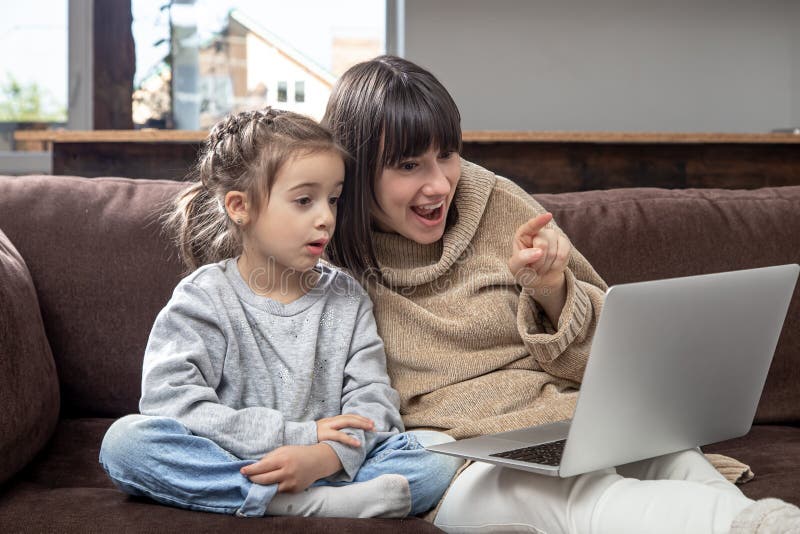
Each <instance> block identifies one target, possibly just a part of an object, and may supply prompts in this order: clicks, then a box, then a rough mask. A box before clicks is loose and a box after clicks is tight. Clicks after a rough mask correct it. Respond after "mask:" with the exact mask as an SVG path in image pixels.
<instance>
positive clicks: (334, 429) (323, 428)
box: [317, 414, 375, 447]
mask: <svg viewBox="0 0 800 534" xmlns="http://www.w3.org/2000/svg"><path fill="white" fill-rule="evenodd" d="M343 428H360V429H362V430H368V431H369V430H374V429H375V423H374V422H372V420H371V419H367V418H366V417H362V416H360V415H355V414H342V415H336V416H334V417H326V418H325V419H320V420H319V421H317V441H320V442H322V441H325V440H329V441H338V442H339V443H344V444H345V445H350V446H351V447H358V446H360V445H361V443H360V442H359V441H358V440H357V439H356V438H354V437H352V436H349V435H347V434H345V433H344V432H341V429H343Z"/></svg>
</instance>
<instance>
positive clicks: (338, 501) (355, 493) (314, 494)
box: [267, 475, 411, 518]
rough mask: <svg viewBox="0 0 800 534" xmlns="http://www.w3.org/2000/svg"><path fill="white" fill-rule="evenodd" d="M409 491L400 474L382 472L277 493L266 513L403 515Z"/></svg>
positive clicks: (405, 514) (329, 515) (367, 515)
mask: <svg viewBox="0 0 800 534" xmlns="http://www.w3.org/2000/svg"><path fill="white" fill-rule="evenodd" d="M410 511H411V490H410V489H409V487H408V480H406V478H405V477H404V476H402V475H381V476H379V477H377V478H373V479H372V480H368V481H366V482H356V483H355V484H350V485H348V486H313V487H310V488H308V489H306V490H305V491H303V492H301V493H277V494H275V497H273V498H272V501H271V502H270V503H269V506H267V515H290V516H303V517H308V516H315V517H352V518H364V517H387V518H388V517H392V518H396V517H406V516H407V515H408V513H409V512H410Z"/></svg>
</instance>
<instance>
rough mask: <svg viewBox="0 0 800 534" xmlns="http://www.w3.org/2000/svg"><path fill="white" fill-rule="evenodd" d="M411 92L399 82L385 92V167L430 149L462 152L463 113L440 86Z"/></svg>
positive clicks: (383, 162) (428, 86)
mask: <svg viewBox="0 0 800 534" xmlns="http://www.w3.org/2000/svg"><path fill="white" fill-rule="evenodd" d="M424 85H427V87H425V90H422V91H420V90H418V88H415V89H416V90H408V89H409V87H408V86H406V85H405V84H403V83H402V82H399V83H398V84H397V85H396V86H395V87H392V88H391V89H390V90H388V91H387V93H386V100H385V103H384V113H383V118H384V120H383V124H382V128H381V130H382V133H383V155H382V158H381V159H382V164H383V166H384V167H387V166H395V165H398V164H399V163H400V162H401V161H402V160H403V159H406V158H410V157H417V156H420V155H421V154H424V153H425V152H427V151H428V149H430V148H431V147H433V148H434V149H436V150H439V151H453V152H461V114H460V113H459V112H458V108H457V107H456V104H455V102H453V99H452V98H451V97H450V95H449V94H448V93H447V91H446V90H444V88H443V87H441V85H439V84H435V85H434V84H430V85H429V84H424Z"/></svg>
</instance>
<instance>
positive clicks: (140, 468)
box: [99, 414, 461, 517]
mask: <svg viewBox="0 0 800 534" xmlns="http://www.w3.org/2000/svg"><path fill="white" fill-rule="evenodd" d="M417 437H420V438H424V440H425V442H426V444H432V443H435V442H441V441H447V440H450V439H452V438H450V437H449V436H447V435H445V434H440V433H438V432H420V433H419V434H417V433H414V432H408V433H403V434H397V435H394V436H392V437H391V438H389V439H387V440H386V441H384V442H382V443H380V444H379V445H378V446H376V447H375V448H374V449H373V450H372V451H370V453H369V454H368V455H367V458H366V459H365V461H364V464H363V465H362V467H361V469H360V470H359V472H358V473H357V474H356V477H355V479H354V480H353V482H350V483H340V482H339V483H332V482H329V481H327V480H320V481H317V482H316V483H315V484H314V485H313V486H312V488H309V489H308V490H306V492H303V493H300V494H279V495H278V496H277V499H276V500H280V503H281V504H280V505H279V506H276V507H277V508H280V509H281V512H282V513H284V514H287V515H289V514H290V515H309V514H315V515H329V516H330V515H339V514H340V513H341V514H342V516H344V517H376V516H394V515H405V513H409V514H411V515H414V514H419V513H422V512H425V511H426V510H428V509H430V508H432V507H433V506H434V505H435V504H436V503H437V501H438V500H439V498H440V497H441V495H442V493H444V490H445V489H446V488H447V486H448V484H449V483H450V480H451V478H452V476H453V474H454V473H455V472H456V470H457V469H458V468H459V467H460V466H461V461H460V460H457V459H455V458H449V457H445V456H442V455H439V454H433V453H429V452H427V451H425V449H424V448H423V446H422V445H421V444H420V443H419V441H418V440H417ZM99 461H100V463H101V464H102V466H103V468H104V469H105V471H106V472H107V473H108V475H109V477H110V478H111V479H112V481H113V482H114V484H115V485H116V486H117V487H118V488H120V489H121V490H122V491H124V492H125V493H128V494H131V495H142V496H147V497H150V498H152V499H153V500H156V501H158V502H161V503H163V504H167V505H171V506H177V507H180V508H188V509H192V510H202V511H206V512H217V513H224V514H236V515H238V516H243V517H251V516H263V515H267V514H268V513H269V512H268V511H267V508H268V506H269V505H270V503H271V502H272V501H273V498H275V497H276V490H277V485H274V484H273V485H267V486H265V485H261V484H255V483H252V482H250V481H249V480H248V479H247V478H246V477H245V476H244V475H242V474H241V473H240V472H239V469H241V468H242V467H244V466H245V465H249V464H251V463H253V462H255V460H241V459H239V458H237V457H236V456H234V455H232V454H231V453H229V452H228V451H226V450H225V449H223V448H221V447H220V446H219V445H217V444H216V443H215V442H213V441H211V440H209V439H207V438H203V437H201V436H196V435H194V434H192V433H191V432H190V431H189V430H188V429H186V427H185V426H183V425H182V424H181V423H180V422H178V421H177V420H175V419H172V418H169V417H155V416H146V415H138V414H134V415H128V416H125V417H122V418H120V419H118V420H117V421H115V422H114V423H113V424H112V425H111V427H110V428H109V429H108V431H107V432H106V435H105V437H104V438H103V443H102V446H101V449H100V457H99ZM387 474H395V475H402V477H403V478H404V479H405V481H407V484H406V483H403V487H398V486H397V484H396V481H397V478H398V477H382V475H387ZM378 477H382V478H383V479H384V480H383V482H386V481H387V480H388V481H389V482H391V483H390V484H389V486H386V485H385V484H384V485H382V486H379V487H376V488H374V489H373V491H366V492H360V493H359V492H358V491H357V490H358V487H357V486H355V483H362V482H367V483H370V484H373V483H375V484H377V483H379V482H381V481H378V482H375V481H376V479H377V478H378ZM325 486H342V487H341V488H335V487H325ZM338 490H344V492H342V491H338ZM354 490H356V491H354ZM394 490H396V491H394ZM332 492H336V493H332ZM345 493H348V494H347V495H345ZM365 493H366V494H367V495H368V496H369V499H362V501H363V502H353V501H354V499H358V497H360V496H362V495H364V494H365ZM381 493H383V494H384V495H381ZM387 493H388V494H387ZM306 494H307V495H306ZM337 494H338V496H339V497H341V498H337V499H333V500H331V499H329V498H330V497H331V496H336V495H337ZM326 499H327V500H328V501H330V502H327V503H326V502H325V501H326ZM381 499H383V500H381ZM315 501H316V502H315ZM293 504H294V506H293ZM326 504H327V505H330V506H326ZM348 507H349V508H348Z"/></svg>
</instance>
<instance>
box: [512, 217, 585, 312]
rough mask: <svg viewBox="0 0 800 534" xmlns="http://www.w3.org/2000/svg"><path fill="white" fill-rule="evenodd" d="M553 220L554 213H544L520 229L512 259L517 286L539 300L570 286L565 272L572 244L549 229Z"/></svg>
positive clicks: (557, 232)
mask: <svg viewBox="0 0 800 534" xmlns="http://www.w3.org/2000/svg"><path fill="white" fill-rule="evenodd" d="M552 219H553V214H552V213H543V214H542V215H538V216H536V217H534V218H533V219H530V220H529V221H528V222H526V223H525V224H523V225H522V226H520V227H519V228H518V229H517V232H516V234H514V242H513V253H512V254H511V258H509V260H508V268H509V270H510V271H511V274H513V275H514V278H516V280H517V283H518V284H519V285H521V286H522V287H523V288H525V289H527V290H528V291H529V292H531V293H532V295H533V298H534V299H535V300H537V301H538V300H540V299H542V298H544V299H546V298H547V297H548V296H549V295H551V294H557V293H559V292H561V291H562V290H563V289H565V286H566V278H565V276H564V270H565V269H566V268H567V262H568V261H569V257H570V252H571V251H572V243H570V241H569V239H567V237H566V236H565V235H564V234H562V233H561V232H559V231H558V230H554V229H552V228H545V225H546V224H547V223H548V222H550V221H551V220H552Z"/></svg>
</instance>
